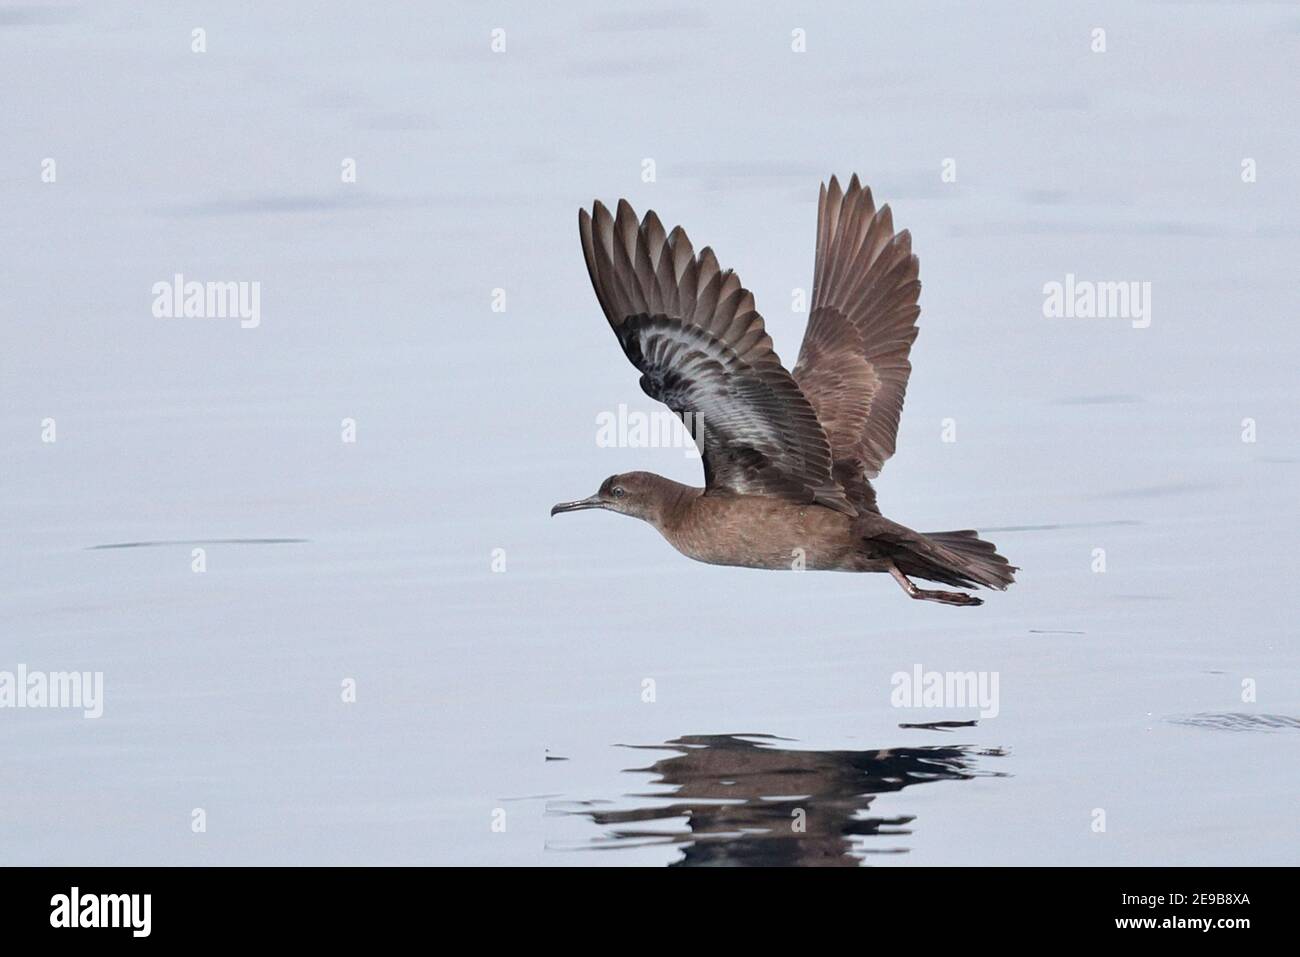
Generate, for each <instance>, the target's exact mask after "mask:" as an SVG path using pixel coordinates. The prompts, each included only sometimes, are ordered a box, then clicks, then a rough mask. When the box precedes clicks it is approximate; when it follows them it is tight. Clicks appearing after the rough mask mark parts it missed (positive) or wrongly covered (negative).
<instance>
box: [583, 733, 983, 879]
mask: <svg viewBox="0 0 1300 957" xmlns="http://www.w3.org/2000/svg"><path fill="white" fill-rule="evenodd" d="M786 740H788V739H783V738H777V737H774V736H772V735H766V734H744V735H733V734H718V735H712V734H705V735H689V736H686V737H681V738H677V739H675V740H673V741H669V742H668V743H667V744H664V745H652V746H650V747H651V748H653V749H654V750H670V751H673V752H675V754H674V755H673V756H672V757H666V758H662V759H660V760H658V761H656V762H655V763H654V764H652V765H650V767H648V768H636V769H629V770H635V771H639V772H642V773H650V774H654V775H657V776H658V781H657V782H656V783H660V784H663V785H667V786H669V787H671V788H673V791H671V792H670V793H667V794H658V795H655V794H635V795H629V797H633V798H659V799H660V800H659V801H658V802H656V803H654V804H648V805H646V806H644V807H637V808H632V809H630V810H594V809H591V808H590V807H588V808H586V809H584V810H582V811H579V812H576V813H580V814H583V815H585V816H587V817H589V818H590V819H591V820H592V821H593V822H594V823H596V824H597V825H599V826H600V827H602V828H604V829H605V836H603V837H602V838H599V839H597V840H596V841H594V842H592V843H590V844H588V845H587V846H588V847H591V848H605V849H607V848H614V847H628V846H643V845H646V844H672V845H680V847H681V852H682V856H681V858H680V859H679V860H676V861H674V862H673V864H672V866H676V867H699V866H710V865H714V866H716V865H767V866H810V865H811V866H856V865H859V864H861V863H862V861H863V859H864V857H865V856H866V855H868V854H871V853H900V852H903V851H906V848H905V847H899V846H897V845H896V844H894V843H892V842H891V844H890V846H881V847H876V848H873V847H871V844H872V843H875V842H873V841H871V838H873V837H876V836H896V835H906V834H909V833H911V832H910V831H909V830H908V829H907V826H908V825H909V824H910V823H911V822H912V821H913V819H914V818H913V817H912V816H911V815H896V816H888V817H882V816H875V815H872V814H870V813H868V812H869V811H870V809H871V804H872V802H873V801H874V800H875V796H876V795H877V794H881V793H884V792H889V791H900V790H902V789H903V788H905V787H909V786H911V785H914V784H923V783H925V782H927V781H956V780H966V779H969V778H973V777H979V776H996V777H1000V776H1002V775H1001V774H1000V773H998V772H990V771H985V770H981V769H979V768H977V767H976V761H977V759H978V758H980V757H985V756H996V755H1001V754H1002V753H1003V752H1002V751H1000V750H997V749H973V748H966V747H914V748H890V749H885V750H879V751H805V750H793V749H789V748H785V747H782V746H781V745H782V743H783V742H784V741H786ZM681 820H684V821H685V829H684V830H683V829H681V828H680V827H679V826H677V827H674V828H673V829H671V830H669V829H665V827H664V825H663V823H662V822H669V821H671V822H674V823H676V822H679V821H681ZM656 823H658V824H659V826H658V827H656V826H655V825H656Z"/></svg>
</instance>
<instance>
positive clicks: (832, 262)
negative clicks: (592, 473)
mask: <svg viewBox="0 0 1300 957" xmlns="http://www.w3.org/2000/svg"><path fill="white" fill-rule="evenodd" d="M578 232H579V237H580V239H581V242H582V252H583V256H584V258H585V259H586V264H587V272H588V274H589V275H590V277H591V284H592V287H593V289H594V290H595V293H596V299H597V301H598V302H599V304H600V307H601V309H602V310H603V312H604V313H605V318H606V319H608V321H609V325H610V327H611V328H612V329H613V331H614V335H615V337H616V338H617V339H618V342H619V345H620V346H621V347H622V349H623V352H624V354H625V355H626V356H627V358H628V360H629V361H630V362H631V363H632V365H633V366H634V367H635V368H636V369H637V370H638V371H639V372H640V373H641V379H640V385H641V389H642V391H644V392H645V394H646V395H648V396H650V397H651V398H653V399H656V400H657V401H659V402H662V403H664V404H665V405H666V406H668V408H669V409H671V410H672V411H673V412H674V413H676V415H677V416H678V417H679V418H680V419H681V420H682V422H683V424H684V425H686V427H687V429H688V431H690V432H691V434H692V437H693V438H694V440H695V442H696V444H697V445H698V446H699V451H700V458H701V460H702V462H703V466H704V486H703V487H702V488H700V487H695V486H690V485H685V484H682V483H680V482H675V481H673V480H671V479H668V478H665V477H663V476H661V475H656V474H654V473H652V472H642V471H636V472H626V473H622V474H617V475H611V476H609V477H608V478H607V479H605V481H604V482H603V483H601V485H600V488H599V489H598V490H597V491H596V493H595V494H594V495H591V496H588V497H587V498H584V499H579V500H577V501H571V502H561V503H559V504H557V505H555V506H554V507H553V508H552V509H551V515H552V516H554V515H558V514H561V513H564V512H576V511H580V510H585V509H603V510H605V511H610V512H617V513H619V514H621V515H628V516H631V517H633V518H638V519H641V520H642V521H644V522H647V523H649V524H650V525H652V526H654V528H655V529H657V530H658V531H659V533H660V534H661V535H662V536H663V537H664V538H665V539H666V540H667V541H668V542H669V544H671V545H672V546H673V547H674V548H676V549H677V551H679V552H681V553H682V554H683V555H685V556H687V557H688V558H692V559H695V560H696V561H700V562H706V563H709V564H713V565H729V566H739V567H744V568H762V569H793V570H813V571H844V572H871V573H886V574H889V575H890V576H892V578H893V579H894V580H895V581H896V582H897V583H898V584H899V585H900V586H901V587H902V589H903V591H904V592H905V593H906V594H907V595H908V596H910V597H911V598H914V599H917V600H921V601H933V602H939V603H942V604H947V605H958V606H974V605H980V604H983V600H982V599H981V598H979V597H977V596H975V595H972V594H969V593H968V592H966V591H946V590H939V589H931V588H922V587H920V586H918V585H917V584H916V582H915V581H913V579H921V580H924V581H926V582H933V583H938V584H942V585H947V586H950V587H954V588H960V589H974V588H977V587H983V588H990V589H998V590H1005V589H1006V588H1007V586H1008V585H1010V584H1011V583H1012V582H1013V581H1014V578H1015V572H1016V571H1017V570H1018V569H1017V567H1016V566H1014V565H1011V564H1010V563H1009V562H1008V561H1007V559H1005V558H1004V557H1003V556H1001V555H999V554H998V552H997V549H996V547H995V546H994V545H993V544H991V543H990V542H987V541H985V540H984V539H982V538H980V537H979V534H978V533H977V532H976V531H974V530H972V529H962V530H958V531H946V532H917V531H913V530H912V529H911V528H908V527H907V526H904V525H901V524H899V523H897V522H894V521H892V520H890V519H888V518H886V517H885V516H884V515H883V514H881V512H880V509H879V507H878V505H877V502H876V492H875V488H874V486H873V485H872V480H873V479H875V478H877V477H878V475H879V474H880V470H881V467H882V466H883V465H884V463H885V461H886V460H888V459H889V458H890V457H891V456H892V455H893V454H894V447H895V439H896V436H897V433H898V425H899V418H900V416H901V414H902V410H903V397H904V393H905V392H906V390H907V380H908V377H909V376H910V374H911V371H912V366H911V360H910V358H909V357H910V354H911V349H912V344H913V342H915V340H916V336H917V325H916V322H917V318H918V317H919V316H920V314H921V309H920V306H919V305H918V301H919V297H920V291H921V283H920V279H919V278H918V277H919V274H920V267H919V262H918V260H917V258H916V256H915V255H914V254H913V253H912V237H911V234H910V233H909V232H908V231H907V230H902V231H899V232H895V231H894V224H893V213H892V212H891V210H890V208H889V206H888V204H886V205H883V206H881V207H880V208H879V209H877V208H876V206H875V201H874V199H873V197H872V193H871V190H870V188H869V187H865V186H863V185H862V183H861V182H860V181H859V179H858V176H857V174H856V173H855V174H854V175H853V177H852V178H851V179H850V180H849V184H848V188H847V189H843V188H841V186H840V183H839V180H838V179H837V178H836V177H835V176H832V177H831V178H830V182H829V184H827V183H825V182H823V183H822V184H821V187H820V190H819V194H818V201H817V245H816V259H815V265H814V275H813V289H812V298H811V301H810V303H809V313H808V324H807V328H806V329H805V331H804V338H803V344H802V346H801V347H800V350H799V357H798V360H797V361H796V362H795V365H794V368H793V369H792V370H787V369H786V368H785V366H784V365H782V363H781V360H780V358H779V357H778V356H777V354H776V350H775V349H774V348H773V344H772V339H771V337H770V336H769V335H768V334H767V331H766V328H765V326H764V323H763V317H762V316H761V315H760V314H759V312H758V311H757V309H756V308H755V303H754V296H753V294H752V293H751V292H750V291H749V290H748V289H746V288H745V287H744V286H743V285H742V283H741V280H740V278H739V277H738V276H737V275H736V273H735V272H734V271H732V270H730V269H723V268H722V266H721V265H719V263H718V258H717V256H716V255H715V253H714V251H713V250H712V249H711V248H710V247H705V248H703V249H702V250H700V252H699V253H698V254H697V253H696V252H695V250H694V247H693V246H692V245H691V241H690V239H689V238H687V235H686V232H685V231H684V230H683V229H682V228H681V227H680V226H677V227H675V228H674V229H672V230H671V231H666V230H665V229H664V227H663V224H662V223H661V222H660V220H659V217H658V216H657V215H656V214H655V212H654V211H653V210H650V211H648V212H647V213H646V215H645V217H644V218H643V219H641V220H639V221H638V219H637V215H636V213H635V212H634V211H633V209H632V206H631V205H630V204H629V203H628V202H627V200H625V199H620V200H619V201H618V204H617V209H616V211H615V212H614V213H612V214H611V212H610V211H609V209H608V208H607V207H606V206H605V205H604V204H602V203H601V202H600V201H599V200H596V201H595V202H594V203H593V206H592V209H591V211H590V212H588V211H587V210H586V209H585V208H584V209H581V210H579V212H578Z"/></svg>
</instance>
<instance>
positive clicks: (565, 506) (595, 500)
mask: <svg viewBox="0 0 1300 957" xmlns="http://www.w3.org/2000/svg"><path fill="white" fill-rule="evenodd" d="M604 507H605V503H604V501H602V500H601V498H600V496H599V495H592V496H590V497H588V498H580V499H578V500H577V501H576V502H561V503H560V504H559V505H554V506H552V507H551V514H552V515H559V514H560V513H561V512H579V511H581V510H582V509H584V508H604Z"/></svg>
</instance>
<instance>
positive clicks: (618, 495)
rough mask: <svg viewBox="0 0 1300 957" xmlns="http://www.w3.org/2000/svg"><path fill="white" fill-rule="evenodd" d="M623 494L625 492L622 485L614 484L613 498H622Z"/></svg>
mask: <svg viewBox="0 0 1300 957" xmlns="http://www.w3.org/2000/svg"><path fill="white" fill-rule="evenodd" d="M625 494H626V493H625V492H624V491H623V486H621V485H615V486H614V491H613V495H614V497H615V498H622V497H623V496H624V495H625Z"/></svg>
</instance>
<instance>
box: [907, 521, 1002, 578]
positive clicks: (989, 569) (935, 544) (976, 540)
mask: <svg viewBox="0 0 1300 957" xmlns="http://www.w3.org/2000/svg"><path fill="white" fill-rule="evenodd" d="M921 537H922V539H923V540H924V545H923V547H920V548H913V549H910V550H909V551H910V554H909V555H908V560H907V561H906V563H904V562H899V567H900V568H901V569H902V571H903V572H904V573H906V574H910V575H915V576H916V577H918V578H926V579H929V580H930V581H937V582H942V583H943V584H945V585H955V586H957V587H958V588H973V587H975V586H976V585H983V586H984V587H985V588H997V589H1000V590H1005V589H1006V587H1007V586H1008V585H1010V584H1011V583H1012V582H1013V581H1015V579H1016V571H1017V570H1018V569H1017V568H1016V566H1015V565H1012V564H1011V563H1010V562H1008V561H1007V560H1006V559H1005V558H1003V557H1002V556H1001V555H999V554H998V552H997V547H996V546H995V545H994V544H993V543H992V542H986V541H984V539H982V538H980V537H979V533H978V532H976V531H973V530H972V529H969V528H967V529H962V530H961V531H958V532H925V533H924V534H923V535H922V536H921ZM918 544H920V543H918Z"/></svg>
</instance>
